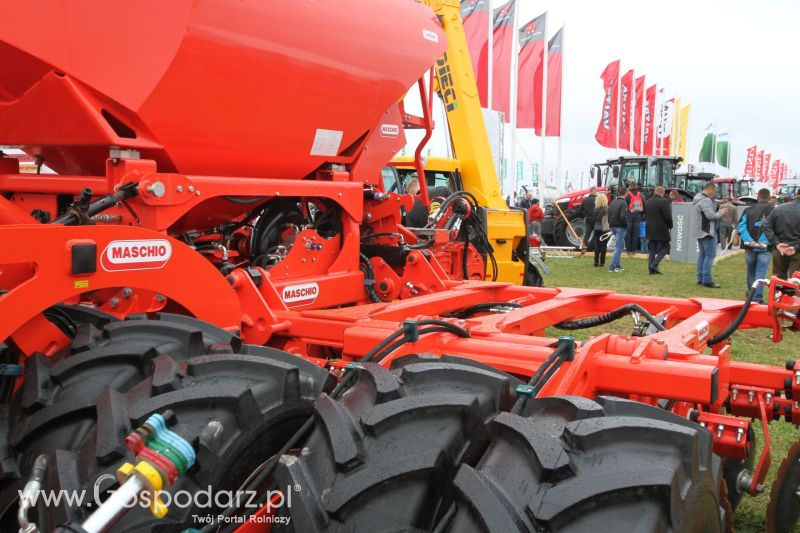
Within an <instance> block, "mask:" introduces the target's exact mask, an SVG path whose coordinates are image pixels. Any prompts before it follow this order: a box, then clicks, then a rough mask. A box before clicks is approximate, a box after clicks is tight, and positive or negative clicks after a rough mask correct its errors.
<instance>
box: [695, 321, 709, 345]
mask: <svg viewBox="0 0 800 533" xmlns="http://www.w3.org/2000/svg"><path fill="white" fill-rule="evenodd" d="M695 329H696V330H697V340H699V341H702V340H703V339H705V338H706V337H708V322H706V321H705V320H704V321H702V322H700V323H699V324H697V325H696V326H695Z"/></svg>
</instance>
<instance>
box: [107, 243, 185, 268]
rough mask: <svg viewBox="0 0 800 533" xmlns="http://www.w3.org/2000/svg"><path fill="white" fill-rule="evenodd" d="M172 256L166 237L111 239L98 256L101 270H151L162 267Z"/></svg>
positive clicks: (170, 246)
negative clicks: (140, 239)
mask: <svg viewBox="0 0 800 533" xmlns="http://www.w3.org/2000/svg"><path fill="white" fill-rule="evenodd" d="M170 257H172V245H171V244H170V243H169V241H168V240H166V239H147V240H142V241H111V242H110V243H108V246H106V249H105V250H103V255H101V256H100V265H101V266H102V267H103V270H106V271H108V272H115V271H119V270H153V269H156V268H162V267H163V266H164V265H166V264H167V261H169V258H170Z"/></svg>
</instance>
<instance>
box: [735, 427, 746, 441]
mask: <svg viewBox="0 0 800 533" xmlns="http://www.w3.org/2000/svg"><path fill="white" fill-rule="evenodd" d="M742 436H744V429H743V428H739V429H737V430H736V442H742Z"/></svg>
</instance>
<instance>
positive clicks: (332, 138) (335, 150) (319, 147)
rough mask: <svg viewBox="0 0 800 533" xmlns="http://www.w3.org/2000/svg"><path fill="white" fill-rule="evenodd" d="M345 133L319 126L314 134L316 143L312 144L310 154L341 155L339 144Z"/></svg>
mask: <svg viewBox="0 0 800 533" xmlns="http://www.w3.org/2000/svg"><path fill="white" fill-rule="evenodd" d="M343 135H344V132H343V131H339V130H324V129H322V128H317V133H316V135H314V144H312V145H311V154H310V155H322V156H337V155H339V146H341V144H342V136H343Z"/></svg>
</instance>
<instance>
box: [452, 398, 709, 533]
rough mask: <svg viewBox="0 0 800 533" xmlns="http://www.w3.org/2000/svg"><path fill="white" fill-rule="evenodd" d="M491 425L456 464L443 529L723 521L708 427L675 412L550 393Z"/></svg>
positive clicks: (656, 526)
mask: <svg viewBox="0 0 800 533" xmlns="http://www.w3.org/2000/svg"><path fill="white" fill-rule="evenodd" d="M489 431H490V432H491V434H492V442H491V443H490V444H489V446H488V448H487V449H486V451H485V453H484V454H483V457H482V458H481V460H480V461H479V462H477V463H475V464H463V465H462V466H461V468H460V469H459V471H458V473H457V474H456V477H455V480H454V485H455V491H456V497H455V502H454V505H453V513H452V519H451V520H449V522H448V524H447V526H448V529H449V531H459V532H462V531H464V532H469V531H562V532H594V531H676V532H677V531H681V532H692V533H693V532H719V531H722V527H723V526H722V522H721V519H722V518H723V517H722V516H721V512H720V505H719V496H718V491H719V486H720V475H721V462H720V460H719V458H718V457H716V456H714V455H713V453H712V451H711V450H712V440H711V434H710V433H708V431H706V430H705V429H702V428H700V427H699V426H697V425H696V424H694V423H692V422H689V421H687V420H685V419H683V418H680V417H678V416H675V415H672V414H670V413H668V412H666V411H663V410H660V409H657V408H655V407H651V406H648V405H644V404H640V403H637V402H631V401H628V400H622V399H618V398H606V397H601V398H598V399H597V400H596V401H592V400H588V399H585V398H580V397H551V398H542V399H536V400H531V401H528V403H527V405H526V406H525V409H524V410H523V412H522V413H521V416H517V415H512V414H509V413H501V414H499V415H498V416H496V417H495V418H494V419H493V420H492V421H491V422H490V424H489Z"/></svg>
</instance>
